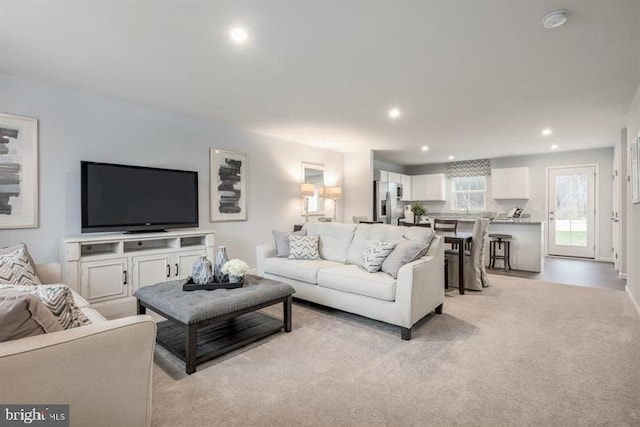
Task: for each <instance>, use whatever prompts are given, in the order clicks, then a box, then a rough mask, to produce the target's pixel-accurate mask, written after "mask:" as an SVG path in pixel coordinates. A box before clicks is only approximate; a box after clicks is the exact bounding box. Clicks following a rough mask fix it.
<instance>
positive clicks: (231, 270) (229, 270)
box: [222, 258, 249, 277]
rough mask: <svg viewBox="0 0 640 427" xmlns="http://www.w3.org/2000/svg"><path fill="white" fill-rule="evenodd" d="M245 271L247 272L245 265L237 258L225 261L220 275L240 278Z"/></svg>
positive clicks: (247, 268) (247, 267)
mask: <svg viewBox="0 0 640 427" xmlns="http://www.w3.org/2000/svg"><path fill="white" fill-rule="evenodd" d="M247 270H249V266H248V265H247V263H246V262H244V261H242V260H241V259H238V258H234V259H232V260H230V261H227V262H225V263H224V265H223V266H222V274H228V275H230V276H238V277H242V276H244V273H246V272H247Z"/></svg>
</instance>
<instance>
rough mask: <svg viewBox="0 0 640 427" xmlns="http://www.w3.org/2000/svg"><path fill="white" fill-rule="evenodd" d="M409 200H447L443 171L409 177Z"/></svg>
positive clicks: (445, 180)
mask: <svg viewBox="0 0 640 427" xmlns="http://www.w3.org/2000/svg"><path fill="white" fill-rule="evenodd" d="M411 200H420V201H427V202H429V201H444V200H447V179H446V176H445V174H443V173H435V174H429V175H414V176H412V177H411Z"/></svg>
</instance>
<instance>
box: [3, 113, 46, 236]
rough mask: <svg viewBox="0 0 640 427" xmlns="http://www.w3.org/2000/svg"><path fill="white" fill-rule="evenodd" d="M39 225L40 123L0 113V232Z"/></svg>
mask: <svg viewBox="0 0 640 427" xmlns="http://www.w3.org/2000/svg"><path fill="white" fill-rule="evenodd" d="M37 226H38V120H37V119H33V118H30V117H21V116H14V115H12V114H4V113H0V229H5V228H35V227H37Z"/></svg>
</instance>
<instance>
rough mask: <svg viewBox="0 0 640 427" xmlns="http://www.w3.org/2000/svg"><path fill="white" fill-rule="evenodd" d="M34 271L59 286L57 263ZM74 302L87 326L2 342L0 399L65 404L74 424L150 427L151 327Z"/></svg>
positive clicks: (144, 319) (149, 322)
mask: <svg viewBox="0 0 640 427" xmlns="http://www.w3.org/2000/svg"><path fill="white" fill-rule="evenodd" d="M36 268H37V274H38V277H39V278H40V280H41V281H42V283H44V284H49V283H61V278H62V274H61V270H60V265H59V264H40V265H38V266H37V267H36ZM74 298H75V300H76V303H77V304H78V306H79V307H80V309H81V310H82V311H83V312H84V314H85V315H86V316H87V317H88V318H89V319H90V320H91V322H92V323H91V324H90V325H87V326H81V327H78V328H72V329H67V330H64V331H60V332H53V333H49V334H44V335H38V336H32V337H28V338H22V339H18V340H14V341H8V342H3V343H0V378H2V386H1V387H0V402H2V403H3V404H68V405H70V406H69V412H70V417H69V418H70V425H72V426H105V427H107V426H109V427H110V426H132V427H133V426H136V427H138V426H149V425H151V378H152V368H153V352H154V346H155V337H156V324H155V322H154V321H153V319H152V318H151V317H150V316H132V317H127V318H123V319H116V320H109V321H107V320H106V319H105V318H104V317H103V316H102V315H101V314H100V313H98V312H97V311H96V310H94V309H92V308H91V307H90V306H89V304H88V303H87V301H86V300H84V298H82V297H81V296H80V295H78V294H77V293H75V292H74Z"/></svg>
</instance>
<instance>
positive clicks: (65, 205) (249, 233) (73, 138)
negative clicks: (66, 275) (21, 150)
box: [0, 74, 343, 265]
mask: <svg viewBox="0 0 640 427" xmlns="http://www.w3.org/2000/svg"><path fill="white" fill-rule="evenodd" d="M0 94H2V95H0V111H2V112H5V113H11V114H16V115H23V116H29V117H35V118H37V119H38V121H39V162H40V164H39V172H40V176H39V181H40V226H39V227H38V228H36V229H21V230H0V246H4V245H10V244H14V243H17V242H21V241H23V242H25V243H27V245H28V246H29V249H30V250H31V252H32V254H33V256H34V258H35V260H36V261H37V262H45V261H56V260H57V259H58V240H59V239H60V238H61V237H63V236H72V235H78V234H80V160H94V161H102V162H112V163H127V164H135V165H144V166H156V167H168V168H175V169H189V170H197V171H198V172H199V191H200V200H199V203H200V228H202V229H213V230H216V233H217V238H216V244H217V245H226V246H227V250H228V253H229V256H230V257H232V258H236V257H238V258H242V259H244V260H246V261H247V262H248V263H249V264H251V265H255V246H256V245H257V244H260V243H268V242H271V241H272V236H271V230H272V229H278V230H289V229H291V227H292V225H293V224H296V223H300V222H301V221H302V220H303V217H302V215H301V209H300V199H299V182H300V170H301V166H300V163H301V162H302V161H307V162H314V163H324V164H325V167H326V171H325V176H326V179H328V180H331V184H335V185H342V178H343V177H342V174H343V155H342V154H341V153H337V152H333V151H328V150H322V149H318V148H313V147H308V146H304V145H300V144H295V143H292V142H288V141H281V140H276V139H273V138H268V137H265V136H261V135H255V134H251V133H248V132H245V131H242V130H238V129H233V128H230V127H225V126H222V125H219V124H216V123H212V122H207V121H202V120H196V119H192V118H189V117H186V116H180V115H176V114H172V113H168V112H164V111H158V110H152V109H149V108H145V107H140V106H137V105H132V104H128V103H125V102H121V101H117V100H112V99H107V98H104V97H102V96H98V95H95V94H91V93H84V92H78V91H72V90H68V89H64V88H60V87H57V86H52V85H48V84H43V83H38V82H34V81H30V80H25V79H21V78H17V77H13V76H9V75H5V74H0ZM210 147H216V148H222V149H228V150H236V151H241V152H245V153H248V155H249V186H248V196H249V199H248V221H246V222H227V223H210V222H209V196H208V194H209V175H208V174H209V148H210ZM325 209H326V210H327V212H333V202H332V201H327V203H326V205H325ZM310 220H312V219H310Z"/></svg>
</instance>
